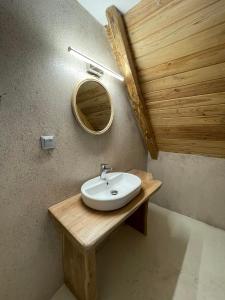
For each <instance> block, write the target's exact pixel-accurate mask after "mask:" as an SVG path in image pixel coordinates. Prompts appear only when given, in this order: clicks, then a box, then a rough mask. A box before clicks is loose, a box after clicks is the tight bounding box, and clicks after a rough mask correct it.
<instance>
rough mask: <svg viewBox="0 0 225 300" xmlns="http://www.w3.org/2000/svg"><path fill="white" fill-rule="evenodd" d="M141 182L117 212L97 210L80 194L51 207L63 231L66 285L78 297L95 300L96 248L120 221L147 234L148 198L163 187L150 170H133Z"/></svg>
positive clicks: (50, 210)
mask: <svg viewBox="0 0 225 300" xmlns="http://www.w3.org/2000/svg"><path fill="white" fill-rule="evenodd" d="M130 173H132V174H135V175H137V176H138V177H140V178H141V181H142V190H141V192H140V193H139V194H138V195H137V196H136V197H135V198H134V199H133V200H131V202H130V203H128V204H127V205H126V206H124V207H122V208H120V209H118V210H115V211H108V212H103V211H95V210H93V209H91V208H88V207H87V206H85V205H84V204H83V202H82V199H81V195H80V194H78V195H76V196H73V197H71V198H69V199H66V200H64V201H62V202H60V203H58V204H55V205H53V206H51V207H50V208H49V212H50V214H51V215H52V216H53V218H54V220H55V221H56V223H57V224H58V225H59V229H60V230H61V232H62V234H63V266H64V280H65V284H66V285H67V286H68V287H69V288H70V290H71V291H72V292H73V294H74V295H75V296H76V297H77V299H78V300H96V299H97V291H96V259H95V253H96V247H97V246H98V245H99V244H100V243H101V242H102V241H103V240H104V239H105V238H106V237H107V236H108V235H109V234H110V233H111V232H112V231H114V229H116V228H117V227H118V226H119V225H120V224H121V223H123V222H125V221H126V222H127V223H128V224H129V225H131V226H132V227H134V228H135V229H136V230H138V231H140V232H141V233H143V234H147V213H148V200H149V197H150V196H151V195H152V194H153V193H154V192H155V191H156V190H157V189H158V188H159V187H160V186H161V182H160V181H159V180H154V179H153V178H152V175H151V174H150V173H147V172H144V171H140V170H132V171H130Z"/></svg>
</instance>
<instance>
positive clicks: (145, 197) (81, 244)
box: [48, 172, 162, 250]
mask: <svg viewBox="0 0 225 300" xmlns="http://www.w3.org/2000/svg"><path fill="white" fill-rule="evenodd" d="M132 173H133V172H132ZM146 173H148V172H146ZM149 175H150V176H152V175H151V173H149ZM151 178H152V177H149V181H150V182H151V183H152V185H151V187H149V188H145V189H143V192H144V193H146V195H143V199H142V200H140V201H139V202H137V203H136V204H135V205H134V207H132V209H131V210H130V211H129V212H128V213H127V214H124V216H122V217H121V219H120V220H119V221H118V222H117V223H116V225H114V226H113V227H112V228H110V229H109V230H108V231H106V232H105V233H104V234H102V235H101V236H100V237H99V238H96V239H94V240H93V241H92V242H90V243H88V244H87V243H84V242H83V241H82V240H80V239H79V238H78V237H77V236H74V235H73V233H72V232H71V231H70V230H69V229H68V228H66V227H65V226H64V225H63V224H62V223H61V221H60V220H59V219H58V217H57V216H56V215H55V213H54V210H55V209H57V207H58V206H61V205H62V202H64V201H67V200H70V199H71V198H74V197H76V198H77V199H79V198H80V197H81V194H80V193H79V194H77V195H74V196H72V197H70V198H68V199H65V200H63V201H61V202H59V203H56V204H54V205H52V206H51V207H49V208H48V212H49V214H50V215H51V216H52V217H53V219H54V221H55V222H56V224H57V226H58V227H60V229H63V230H64V232H66V234H67V236H68V237H69V238H70V239H71V240H73V242H75V244H76V245H78V246H79V247H80V248H81V249H86V250H88V249H90V248H92V247H95V246H96V245H98V244H99V243H100V242H101V241H102V240H103V239H104V238H105V237H106V236H108V235H109V234H110V233H111V232H112V231H114V230H115V229H116V228H117V227H118V226H119V225H121V224H122V223H123V222H124V221H125V220H126V219H127V218H128V217H129V216H130V215H132V214H133V213H134V212H135V211H136V210H137V209H138V208H139V207H140V206H141V205H142V204H143V203H144V202H146V201H148V198H149V197H150V196H151V195H152V194H154V193H155V192H156V191H157V190H158V189H159V188H160V186H161V185H162V182H161V181H159V180H155V179H151ZM148 189H149V191H148ZM140 196H141V194H138V195H137V196H136V197H135V198H134V199H133V200H132V201H131V202H130V203H128V204H127V205H126V206H124V207H122V208H121V209H120V211H121V210H122V209H125V208H126V207H128V206H129V205H132V203H133V202H134V201H135V199H136V201H137V199H138V197H140ZM75 201H76V200H75Z"/></svg>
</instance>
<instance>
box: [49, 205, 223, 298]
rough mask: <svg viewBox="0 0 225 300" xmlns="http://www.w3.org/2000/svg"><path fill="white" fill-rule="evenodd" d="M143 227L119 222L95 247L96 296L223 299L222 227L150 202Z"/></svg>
mask: <svg viewBox="0 0 225 300" xmlns="http://www.w3.org/2000/svg"><path fill="white" fill-rule="evenodd" d="M148 230H149V233H148V236H147V237H144V236H142V235H141V234H139V233H138V232H136V231H135V230H133V229H132V228H130V227H129V226H123V227H121V229H119V230H118V231H117V232H115V234H113V235H112V236H111V237H110V239H109V240H108V241H107V243H106V244H105V245H104V247H102V248H101V249H100V250H99V252H98V255H97V260H98V262H97V265H98V285H99V288H98V291H99V300H224V299H225V232H224V231H222V230H219V229H216V228H213V227H211V226H208V225H206V224H204V223H201V222H198V221H196V220H193V219H190V218H188V217H185V216H182V215H180V214H177V213H174V212H171V211H169V210H166V209H163V208H160V207H159V206H156V205H153V204H151V205H150V207H149V228H148ZM74 299H75V298H74V297H73V296H72V295H71V293H70V292H69V291H68V289H67V288H66V287H65V286H62V288H61V289H60V290H59V291H58V292H57V294H56V295H55V296H54V297H53V298H52V300H74Z"/></svg>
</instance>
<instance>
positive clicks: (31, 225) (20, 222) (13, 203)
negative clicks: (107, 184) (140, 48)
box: [0, 0, 147, 300]
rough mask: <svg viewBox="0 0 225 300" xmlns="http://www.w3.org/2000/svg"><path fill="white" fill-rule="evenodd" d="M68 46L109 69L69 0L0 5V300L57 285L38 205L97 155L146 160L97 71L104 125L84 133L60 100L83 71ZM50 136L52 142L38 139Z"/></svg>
mask: <svg viewBox="0 0 225 300" xmlns="http://www.w3.org/2000/svg"><path fill="white" fill-rule="evenodd" d="M69 45H71V46H73V47H75V48H78V49H79V50H80V51H83V52H84V53H86V54H87V55H90V56H91V57H93V58H94V59H96V60H98V61H99V62H102V63H104V64H106V65H107V66H109V67H114V68H115V65H114V61H113V58H112V55H111V52H110V48H109V45H108V42H107V40H106V37H105V34H104V29H103V27H102V26H101V25H99V24H98V23H97V22H96V21H95V19H94V18H92V17H91V16H90V15H89V14H88V13H87V12H86V11H85V10H84V9H83V8H81V6H80V5H78V4H77V2H76V1H75V0H38V1H37V0H12V1H9V0H2V1H1V2H0V70H1V79H0V95H1V98H0V100H1V103H0V299H4V300H15V299H17V300H47V299H50V297H51V296H52V295H53V294H54V292H55V291H56V290H57V288H58V287H59V286H60V285H61V283H62V268H61V258H60V255H61V248H60V240H59V238H58V235H57V233H56V231H55V228H54V226H53V225H52V223H51V222H50V218H49V216H48V214H47V208H48V207H49V206H50V205H52V204H54V203H56V202H59V201H61V200H63V199H64V198H66V197H68V196H71V195H73V194H75V193H77V192H78V191H79V188H80V185H81V184H82V183H83V181H85V180H87V179H88V178H91V177H93V176H96V175H97V174H98V171H99V164H100V163H101V162H107V163H110V164H111V165H112V166H113V167H114V169H116V170H118V169H120V170H126V169H129V168H141V169H144V168H145V167H146V160H147V154H146V151H145V148H144V147H143V143H142V139H141V137H140V134H139V131H138V129H137V127H136V123H135V121H134V118H133V115H132V112H131V109H130V107H129V104H128V101H127V94H126V92H125V89H124V86H123V84H122V83H120V82H119V81H118V80H116V79H115V80H114V79H113V78H111V77H108V76H105V77H104V79H103V80H102V81H103V83H104V84H105V85H106V87H107V88H108V89H109V91H110V93H111V95H112V100H113V104H114V108H115V119H114V122H113V126H112V128H111V130H110V131H109V132H108V133H107V134H105V135H103V136H99V137H96V136H91V135H89V134H87V133H86V132H84V131H83V130H82V129H81V128H80V127H79V125H78V124H77V123H76V121H75V120H74V118H73V115H72V112H71V107H70V98H71V94H72V90H73V87H74V85H75V84H77V83H78V82H79V81H80V80H82V79H84V78H86V77H87V75H86V73H85V68H86V67H85V65H84V63H82V62H80V61H78V60H77V59H75V58H74V57H73V56H71V55H70V54H68V52H67V47H68V46H69ZM44 134H54V135H55V136H56V145H57V146H56V149H55V150H54V151H52V152H51V153H47V152H44V151H42V150H41V149H40V145H39V137H40V136H41V135H44Z"/></svg>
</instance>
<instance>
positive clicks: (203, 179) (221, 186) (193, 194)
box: [148, 152, 225, 229]
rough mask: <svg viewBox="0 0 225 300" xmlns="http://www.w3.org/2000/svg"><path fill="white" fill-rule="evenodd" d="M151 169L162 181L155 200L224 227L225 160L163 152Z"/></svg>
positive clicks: (198, 218)
mask: <svg viewBox="0 0 225 300" xmlns="http://www.w3.org/2000/svg"><path fill="white" fill-rule="evenodd" d="M148 170H149V171H151V172H152V173H153V175H154V177H156V178H159V179H160V180H162V182H163V186H162V187H161V189H160V190H159V191H158V192H157V193H156V194H155V195H154V196H153V198H152V200H153V202H155V203H157V204H159V205H160V206H163V207H165V208H168V209H171V210H174V211H176V212H179V213H181V214H183V215H187V216H190V217H192V218H195V219H197V220H201V221H203V222H206V223H208V224H210V225H213V226H216V227H220V228H222V229H225V159H222V158H221V159H220V158H213V157H204V156H198V155H189V154H177V153H166V152H160V154H159V159H158V160H157V161H154V160H150V159H149V160H148Z"/></svg>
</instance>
